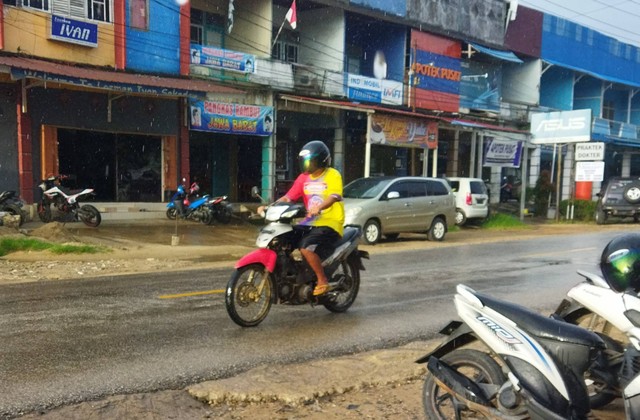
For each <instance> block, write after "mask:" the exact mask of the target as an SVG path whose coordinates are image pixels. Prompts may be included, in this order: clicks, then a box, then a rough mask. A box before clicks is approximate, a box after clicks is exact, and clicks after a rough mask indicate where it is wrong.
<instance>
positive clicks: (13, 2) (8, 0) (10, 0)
mask: <svg viewBox="0 0 640 420" xmlns="http://www.w3.org/2000/svg"><path fill="white" fill-rule="evenodd" d="M3 4H4V5H5V6H17V5H18V3H17V0H4V2H3Z"/></svg>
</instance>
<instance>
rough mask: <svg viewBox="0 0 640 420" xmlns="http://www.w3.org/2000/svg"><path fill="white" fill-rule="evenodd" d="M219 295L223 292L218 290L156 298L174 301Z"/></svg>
mask: <svg viewBox="0 0 640 420" xmlns="http://www.w3.org/2000/svg"><path fill="white" fill-rule="evenodd" d="M220 293H224V290H223V289H218V290H204V291H202V292H189V293H177V294H175V295H161V296H158V298H159V299H176V298H182V297H189V296H202V295H215V294H220Z"/></svg>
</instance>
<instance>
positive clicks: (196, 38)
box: [191, 7, 226, 48]
mask: <svg viewBox="0 0 640 420" xmlns="http://www.w3.org/2000/svg"><path fill="white" fill-rule="evenodd" d="M225 22H226V18H225V17H223V16H222V15H218V14H216V13H211V12H207V11H204V10H200V9H195V8H193V7H192V8H191V42H192V43H194V44H199V45H212V46H216V47H220V48H224V31H225V29H224V28H225Z"/></svg>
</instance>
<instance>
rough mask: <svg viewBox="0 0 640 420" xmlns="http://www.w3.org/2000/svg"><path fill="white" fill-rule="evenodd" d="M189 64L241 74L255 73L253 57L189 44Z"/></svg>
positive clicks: (254, 57)
mask: <svg viewBox="0 0 640 420" xmlns="http://www.w3.org/2000/svg"><path fill="white" fill-rule="evenodd" d="M191 64H196V65H200V66H204V67H211V68H215V69H220V70H234V71H239V72H241V73H255V72H256V56H255V55H252V54H246V53H243V52H237V51H229V50H223V49H222V48H215V47H205V46H202V45H200V44H191Z"/></svg>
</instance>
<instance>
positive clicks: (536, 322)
mask: <svg viewBox="0 0 640 420" xmlns="http://www.w3.org/2000/svg"><path fill="white" fill-rule="evenodd" d="M476 296H477V297H478V299H480V301H481V302H482V303H483V304H484V305H486V306H488V307H490V308H491V309H493V310H495V311H496V312H499V313H501V314H503V315H504V316H506V317H507V318H509V319H511V320H512V321H514V322H515V323H516V324H518V326H519V327H521V328H522V329H524V330H525V331H527V333H529V334H532V335H534V336H536V337H539V338H545V339H550V340H554V341H559V342H568V343H574V344H579V345H583V346H588V347H602V346H603V345H604V344H603V342H602V339H601V338H600V337H598V336H597V335H596V334H595V333H593V332H591V331H589V330H587V329H584V328H581V327H578V326H576V325H573V324H569V323H568V322H564V321H558V320H556V319H553V318H548V317H546V316H543V315H540V314H538V313H536V312H534V311H532V310H530V309H527V308H525V307H523V306H520V305H517V304H515V303H511V302H505V301H502V300H499V299H496V298H493V297H491V296H487V295H484V294H481V293H477V292H476Z"/></svg>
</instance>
